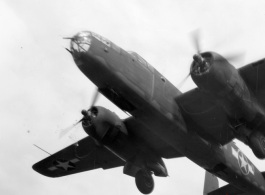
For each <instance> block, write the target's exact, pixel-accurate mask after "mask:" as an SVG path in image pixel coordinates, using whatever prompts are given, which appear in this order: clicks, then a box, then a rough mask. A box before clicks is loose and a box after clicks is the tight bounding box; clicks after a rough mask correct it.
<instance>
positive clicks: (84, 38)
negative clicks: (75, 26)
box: [70, 31, 92, 52]
mask: <svg viewBox="0 0 265 195" xmlns="http://www.w3.org/2000/svg"><path fill="white" fill-rule="evenodd" d="M91 40H92V37H91V33H90V32H89V31H82V32H79V33H78V34H76V35H75V36H74V37H73V38H72V39H71V45H70V48H71V51H72V52H87V51H88V50H89V48H90V45H91Z"/></svg>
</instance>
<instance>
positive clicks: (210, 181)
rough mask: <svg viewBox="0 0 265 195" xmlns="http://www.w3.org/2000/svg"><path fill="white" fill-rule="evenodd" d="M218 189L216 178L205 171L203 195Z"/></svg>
mask: <svg viewBox="0 0 265 195" xmlns="http://www.w3.org/2000/svg"><path fill="white" fill-rule="evenodd" d="M218 188H219V182H218V179H217V177H216V176H214V175H213V174H211V173H209V172H208V171H205V180H204V189H203V195H207V194H209V193H210V192H212V191H214V190H216V189H218Z"/></svg>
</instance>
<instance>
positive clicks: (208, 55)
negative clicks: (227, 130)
mask: <svg viewBox="0 0 265 195" xmlns="http://www.w3.org/2000/svg"><path fill="white" fill-rule="evenodd" d="M190 71H191V77H192V79H193V81H194V82H195V84H196V85H197V86H198V87H199V89H201V90H202V91H204V92H206V93H207V94H208V95H209V96H210V97H212V99H213V101H215V103H216V104H218V105H220V106H222V107H223V109H224V110H225V112H226V113H227V115H228V116H230V117H231V118H233V119H245V120H246V121H252V120H253V119H254V118H255V116H256V115H257V113H258V110H257V108H258V105H257V104H256V101H255V98H253V97H252V95H251V93H250V91H249V90H248V87H247V86H246V84H245V82H244V80H243V79H242V78H241V76H240V75H239V73H238V71H237V70H236V69H235V67H234V66H232V65H231V64H230V63H229V62H228V61H227V60H226V59H225V58H223V57H222V56H221V55H219V54H217V53H214V52H205V53H202V54H200V55H195V56H194V61H193V63H192V64H191V69H190Z"/></svg>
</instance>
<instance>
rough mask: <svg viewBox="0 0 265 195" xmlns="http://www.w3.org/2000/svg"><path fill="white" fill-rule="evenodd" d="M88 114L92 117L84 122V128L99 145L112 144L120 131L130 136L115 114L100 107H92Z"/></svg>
mask: <svg viewBox="0 0 265 195" xmlns="http://www.w3.org/2000/svg"><path fill="white" fill-rule="evenodd" d="M88 112H89V114H90V115H89V116H90V117H89V118H87V119H84V120H83V122H82V125H83V128H84V130H85V132H86V133H87V134H88V135H90V136H91V137H92V138H94V139H95V140H96V141H98V142H99V143H102V144H107V143H110V142H112V141H113V140H114V139H115V138H116V136H117V135H118V133H119V132H120V131H121V132H122V133H124V134H126V135H127V134H128V132H127V129H126V127H125V125H124V124H123V122H122V121H121V119H120V118H119V117H118V116H117V115H116V114H115V113H114V112H111V111H110V110H108V109H106V108H103V107H99V106H97V107H92V108H91V109H90V110H89V111H88Z"/></svg>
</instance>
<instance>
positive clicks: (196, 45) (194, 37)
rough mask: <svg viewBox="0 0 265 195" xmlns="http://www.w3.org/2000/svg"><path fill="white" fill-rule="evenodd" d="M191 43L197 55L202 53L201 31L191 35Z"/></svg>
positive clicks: (195, 31)
mask: <svg viewBox="0 0 265 195" xmlns="http://www.w3.org/2000/svg"><path fill="white" fill-rule="evenodd" d="M190 38H191V42H192V44H193V47H194V48H195V50H196V53H197V54H200V53H201V44H200V30H199V29H196V30H194V31H192V32H191V33H190Z"/></svg>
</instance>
